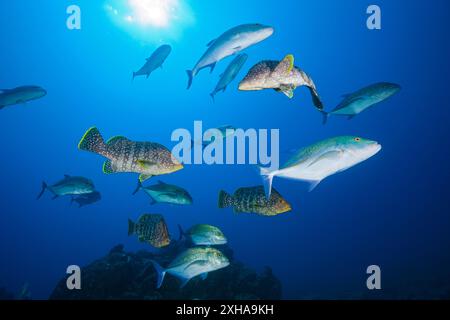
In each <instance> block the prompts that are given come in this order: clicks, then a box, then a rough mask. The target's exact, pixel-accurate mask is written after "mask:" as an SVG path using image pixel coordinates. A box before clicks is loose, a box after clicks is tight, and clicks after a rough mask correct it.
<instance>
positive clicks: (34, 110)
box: [0, 0, 450, 298]
mask: <svg viewBox="0 0 450 320" xmlns="http://www.w3.org/2000/svg"><path fill="white" fill-rule="evenodd" d="M73 3H75V4H78V5H80V6H81V9H82V19H83V20H82V30H81V31H69V30H68V29H67V28H66V25H65V20H66V17H67V16H66V14H65V10H66V7H67V6H68V5H70V4H73ZM376 3H377V4H379V5H380V6H381V8H382V19H383V20H382V27H383V29H382V30H381V31H369V30H368V29H367V28H366V26H365V21H366V18H367V15H366V13H365V11H366V8H367V6H368V5H369V4H371V3H369V2H367V1H339V4H337V1H332V0H328V1H296V0H291V1H287V0H286V1H283V2H282V3H280V2H279V1H261V0H246V1H237V0H227V1H190V5H191V7H192V11H193V14H194V16H195V23H194V24H192V25H191V26H190V27H189V28H187V29H185V30H183V35H182V36H181V37H180V38H179V39H178V40H177V41H168V42H169V43H170V44H171V45H172V46H173V51H172V54H171V55H170V57H169V58H168V60H167V61H166V63H165V65H164V69H163V70H157V71H155V72H154V74H152V75H151V77H150V78H149V79H147V80H145V79H144V78H138V79H135V81H134V83H132V82H131V72H132V71H136V70H137V68H138V67H140V66H141V64H142V63H143V62H144V59H145V58H146V57H148V56H149V55H150V54H151V52H152V51H153V50H154V49H155V48H156V45H157V44H155V43H148V44H144V43H143V42H142V41H138V40H136V39H135V38H133V37H132V36H130V34H128V33H126V32H124V31H123V30H121V29H120V28H118V27H117V26H116V25H114V24H113V23H112V22H111V20H110V19H109V18H108V16H107V15H106V13H105V11H104V9H103V7H102V3H101V2H100V1H86V0H84V1H81V0H77V1H62V0H60V1H50V0H47V1H31V0H28V1H24V0H21V1H9V2H5V1H2V2H0V17H1V19H0V39H1V50H0V87H2V88H12V87H16V86H19V85H24V84H36V85H40V86H43V87H44V88H46V89H47V90H48V95H47V96H46V97H45V98H44V99H41V100H39V101H33V102H31V103H29V104H27V105H25V106H15V107H10V108H6V109H4V110H1V111H0V128H1V129H0V132H1V156H0V177H1V179H0V287H1V286H5V287H7V288H8V289H9V290H11V291H14V292H18V291H19V289H20V287H21V286H22V284H23V283H24V282H29V284H30V290H31V292H32V294H33V297H34V298H46V297H48V295H49V294H50V292H51V290H52V289H53V287H54V286H55V284H56V282H57V281H58V280H59V279H60V278H61V277H63V276H64V274H65V269H66V267H67V266H68V265H69V264H78V265H85V264H87V263H89V262H91V261H92V260H94V259H96V258H99V257H100V256H102V255H104V254H106V252H107V251H108V250H109V249H110V248H111V247H112V246H114V245H115V244H117V243H124V244H125V246H126V249H127V250H136V249H139V248H147V246H145V245H141V244H139V243H138V242H137V239H136V238H135V237H130V238H128V237H127V218H133V219H135V218H137V217H138V216H139V215H140V214H142V213H144V212H153V213H162V214H164V215H165V217H166V220H167V222H168V224H169V228H170V230H171V232H172V233H173V234H174V235H176V236H177V231H176V230H177V229H176V225H177V224H178V223H179V224H181V225H183V226H184V227H185V228H186V227H188V226H190V225H192V224H195V223H210V224H214V225H217V226H219V227H221V228H222V229H223V231H224V232H225V233H226V235H227V236H228V238H229V242H230V245H231V247H232V248H233V249H234V251H235V254H236V256H237V258H238V259H239V260H241V261H243V262H244V263H246V264H248V265H250V266H251V267H254V268H256V269H258V270H262V268H263V267H264V266H265V265H269V266H271V267H272V268H273V270H274V273H275V274H276V275H277V276H278V277H279V278H280V279H281V280H282V282H283V289H284V297H285V298H306V297H342V296H344V297H355V296H359V294H360V293H367V290H366V289H365V279H366V274H365V270H366V268H367V266H368V265H370V264H378V265H380V266H381V268H382V275H383V278H382V281H383V282H382V286H383V288H384V289H385V290H386V292H388V291H390V290H396V291H400V292H402V293H404V294H405V295H407V294H409V293H410V292H413V291H414V292H419V293H420V294H421V295H422V296H423V297H427V295H426V293H425V292H431V293H430V294H431V295H432V294H433V293H434V290H435V288H436V287H437V286H439V284H440V283H444V282H447V283H448V282H449V281H450V274H449V271H448V270H449V268H450V255H449V249H450V248H449V247H450V236H449V228H450V217H449V212H450V211H449V209H450V208H449V188H448V180H449V178H450V177H449V170H448V160H449V157H448V149H449V129H448V117H449V102H448V101H449V88H448V83H449V80H450V79H449V71H450V68H449V59H448V57H449V54H450V52H449V51H450V50H449V43H448V32H447V30H448V23H449V22H448V21H450V19H449V18H450V17H449V12H450V10H449V9H450V8H449V7H450V5H449V4H448V1H444V0H442V1H438V0H435V1H400V0H399V1H380V0H377V1H376ZM248 22H260V23H264V24H269V25H272V26H274V28H275V30H276V31H275V34H274V35H273V36H272V37H271V38H269V39H268V40H267V41H264V42H262V43H261V44H259V45H257V46H255V47H252V48H250V49H248V50H246V52H247V53H248V54H249V60H248V62H247V64H246V65H245V66H244V69H245V71H246V70H248V68H249V67H250V66H251V65H253V64H254V63H256V62H258V61H259V60H262V59H281V58H282V57H283V56H284V55H285V54H287V53H292V54H294V55H295V57H296V65H297V66H299V67H301V68H303V69H304V70H305V71H306V72H308V73H309V74H310V75H311V76H312V77H313V79H314V81H315V82H316V85H317V87H318V90H319V93H320V94H321V96H322V98H323V100H324V103H325V106H326V108H328V109H330V108H332V107H334V106H335V105H336V104H337V103H338V102H339V101H340V99H341V98H340V96H341V95H342V94H345V93H348V92H351V91H354V90H356V89H359V88H361V87H363V86H365V85H368V84H371V83H374V82H378V81H391V82H395V83H399V84H400V85H401V86H402V88H403V90H402V91H401V92H400V93H399V94H398V95H396V96H395V97H393V98H391V99H390V100H388V101H386V102H385V103H383V104H380V105H379V106H377V107H375V108H373V109H371V110H369V111H367V112H365V113H363V114H361V115H360V116H358V117H356V118H355V119H353V120H351V121H347V120H346V119H344V118H331V120H330V122H329V124H328V125H327V126H322V124H321V116H320V114H319V113H318V112H317V111H316V110H315V109H314V108H313V107H312V104H311V101H310V97H309V93H308V92H307V90H305V89H298V90H297V91H296V95H295V97H294V99H293V100H289V99H287V98H286V97H285V96H283V95H282V94H276V93H275V92H274V91H272V90H267V91H264V92H250V93H248V92H246V93H243V92H238V91H237V90H236V85H237V82H234V83H233V84H232V85H231V86H230V87H229V88H228V90H227V92H226V93H225V94H222V93H219V94H218V95H217V97H216V103H215V104H212V102H211V99H210V97H209V95H208V94H209V92H211V91H212V89H213V88H214V86H215V84H216V81H217V80H218V75H219V74H220V73H221V72H222V70H224V69H225V68H226V66H227V62H228V61H230V59H227V60H226V61H223V62H221V63H219V64H218V66H217V67H216V70H215V72H214V73H213V74H212V75H209V74H208V71H205V70H203V71H202V72H200V74H199V76H197V77H196V78H195V79H194V84H193V87H192V88H191V90H190V91H187V90H186V89H185V87H186V83H187V77H186V75H185V70H186V69H191V68H192V67H193V65H194V63H195V62H196V61H197V60H198V58H199V57H200V56H201V54H203V52H204V50H205V48H206V47H205V45H206V43H208V42H209V41H210V40H211V39H214V38H215V37H217V36H218V35H219V34H221V33H222V32H223V31H225V30H227V29H228V28H230V27H232V26H235V25H238V24H242V23H248ZM243 76H244V71H242V72H241V73H240V75H239V76H238V78H239V79H240V78H242V77H243ZM194 120H203V122H204V124H205V126H207V127H213V126H217V125H223V124H232V125H234V126H236V127H242V128H280V129H281V148H282V149H283V150H289V149H292V148H297V147H301V146H305V145H308V144H311V143H314V142H316V141H318V140H321V139H324V138H327V137H331V136H336V135H343V134H352V135H359V136H362V137H365V138H370V139H374V140H377V141H378V142H380V143H381V144H382V145H383V149H382V151H381V152H380V153H379V154H378V155H376V156H375V157H373V158H372V159H370V160H369V161H367V162H365V163H363V164H361V165H359V166H357V167H354V168H352V169H351V170H349V171H346V172H345V173H342V174H339V175H336V176H333V177H330V178H329V179H326V180H325V181H324V182H323V183H322V184H321V185H320V186H319V187H318V188H317V189H316V190H314V192H311V193H308V192H307V191H306V189H307V188H306V186H305V184H303V183H301V182H296V181H288V180H283V179H276V178H275V181H274V185H275V187H276V188H277V189H278V190H279V191H280V192H281V193H282V194H283V195H284V196H285V198H287V199H288V200H289V201H290V202H291V203H292V204H293V206H294V208H295V210H294V211H293V212H291V213H288V214H285V215H281V216H278V217H274V218H264V217H259V216H254V215H235V214H234V213H233V212H232V211H231V210H220V209H218V208H217V193H218V191H219V190H220V189H224V190H227V191H229V192H233V191H234V190H235V189H237V188H238V187H241V186H252V185H257V184H259V183H260V178H259V177H258V175H257V174H255V172H254V170H252V169H251V168H250V167H248V166H210V167H209V166H188V167H186V168H185V169H184V170H182V171H179V172H177V173H175V174H173V175H169V176H164V177H162V180H164V181H165V182H168V183H175V184H178V185H180V186H183V187H185V188H187V189H188V190H189V191H190V192H191V194H192V196H193V197H194V201H195V204H194V205H193V206H191V207H172V206H165V205H156V206H150V205H149V200H148V198H147V197H146V195H144V194H143V193H141V194H139V195H137V196H135V197H133V196H131V192H132V191H133V189H134V187H135V182H136V176H135V175H132V174H123V175H113V176H106V175H104V174H103V173H102V172H101V165H102V162H103V159H101V158H100V157H97V156H95V155H93V154H89V153H85V152H81V151H78V150H77V143H78V141H79V139H80V138H81V136H82V135H83V133H84V132H85V130H86V129H87V128H88V127H90V126H93V125H96V126H97V127H98V128H99V129H100V130H101V132H102V133H103V134H104V136H105V137H106V138H108V137H110V136H113V135H125V136H127V137H129V138H132V139H135V140H141V141H144V140H149V141H156V142H161V143H163V144H165V145H167V146H171V145H172V144H171V142H170V134H171V132H172V130H174V129H175V128H179V127H183V128H188V129H190V128H192V125H193V121H194ZM63 174H72V175H84V176H87V177H90V178H92V179H93V180H94V181H95V183H96V186H97V187H98V189H99V190H100V191H101V192H102V195H103V200H102V201H101V202H100V203H97V204H95V205H93V206H90V207H87V208H84V209H81V210H80V209H77V208H76V207H75V206H74V207H71V206H70V205H69V200H68V199H58V200H55V201H51V200H50V195H49V194H46V196H44V197H43V199H41V200H40V201H36V200H35V197H36V194H37V193H38V192H39V189H40V186H41V181H42V180H45V181H47V182H50V183H51V182H55V181H56V180H58V179H60V178H61V177H62V176H63Z"/></svg>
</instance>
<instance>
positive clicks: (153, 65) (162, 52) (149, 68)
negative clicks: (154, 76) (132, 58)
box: [133, 44, 172, 79]
mask: <svg viewBox="0 0 450 320" xmlns="http://www.w3.org/2000/svg"><path fill="white" fill-rule="evenodd" d="M171 51H172V47H171V46H169V45H167V44H164V45H162V46H160V47H159V48H158V49H156V50H155V52H153V53H152V55H151V56H150V58H147V62H146V63H145V64H144V66H143V67H142V68H141V69H139V70H138V71H137V72H133V79H134V78H135V77H137V76H147V78H148V77H149V76H150V74H151V73H152V72H153V71H155V70H156V69H158V68H162V65H163V63H164V61H166V59H167V57H168V56H169V54H170V52H171Z"/></svg>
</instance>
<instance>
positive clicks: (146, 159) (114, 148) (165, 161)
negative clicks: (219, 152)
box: [78, 127, 183, 182]
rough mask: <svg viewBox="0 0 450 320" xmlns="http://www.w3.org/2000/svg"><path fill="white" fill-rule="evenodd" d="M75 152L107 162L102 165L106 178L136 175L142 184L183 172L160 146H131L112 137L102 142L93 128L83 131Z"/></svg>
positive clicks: (131, 142)
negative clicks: (160, 176)
mask: <svg viewBox="0 0 450 320" xmlns="http://www.w3.org/2000/svg"><path fill="white" fill-rule="evenodd" d="M78 148H79V149H80V150H84V151H89V152H93V153H97V154H99V155H101V156H103V157H105V158H107V159H108V160H106V161H105V163H104V164H103V172H104V173H105V174H112V173H117V172H129V173H139V174H140V176H139V181H141V182H143V181H145V180H147V179H149V178H151V177H152V176H158V175H162V174H168V173H172V172H175V171H178V170H181V169H183V165H182V164H181V163H180V162H179V161H178V160H177V159H176V158H175V157H173V155H172V153H171V152H170V151H169V150H168V149H167V148H166V147H164V146H163V145H161V144H159V143H155V142H134V141H131V140H129V139H127V138H125V137H121V136H116V137H113V138H111V139H109V140H108V141H107V142H105V141H104V139H103V137H102V135H101V134H100V132H99V131H98V129H97V128H95V127H92V128H90V129H89V130H88V131H86V133H85V134H84V136H83V138H81V140H80V143H79V144H78Z"/></svg>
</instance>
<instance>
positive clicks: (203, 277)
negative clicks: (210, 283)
mask: <svg viewBox="0 0 450 320" xmlns="http://www.w3.org/2000/svg"><path fill="white" fill-rule="evenodd" d="M200 277H201V278H202V280H206V278H208V272H205V273H202V274H201V275H200Z"/></svg>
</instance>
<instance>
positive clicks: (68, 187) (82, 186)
mask: <svg viewBox="0 0 450 320" xmlns="http://www.w3.org/2000/svg"><path fill="white" fill-rule="evenodd" d="M45 190H48V191H50V192H51V193H53V195H54V196H53V199H56V198H58V197H61V196H67V195H84V194H88V193H92V192H94V191H95V186H94V183H93V182H92V181H91V180H90V179H87V178H84V177H72V176H69V175H67V174H66V175H64V179H62V180H60V181H58V182H56V183H55V184H53V185H51V186H49V185H47V183H45V182H42V190H41V192H40V193H39V195H38V196H37V198H38V199H39V198H41V197H42V195H43V194H44V192H45Z"/></svg>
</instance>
